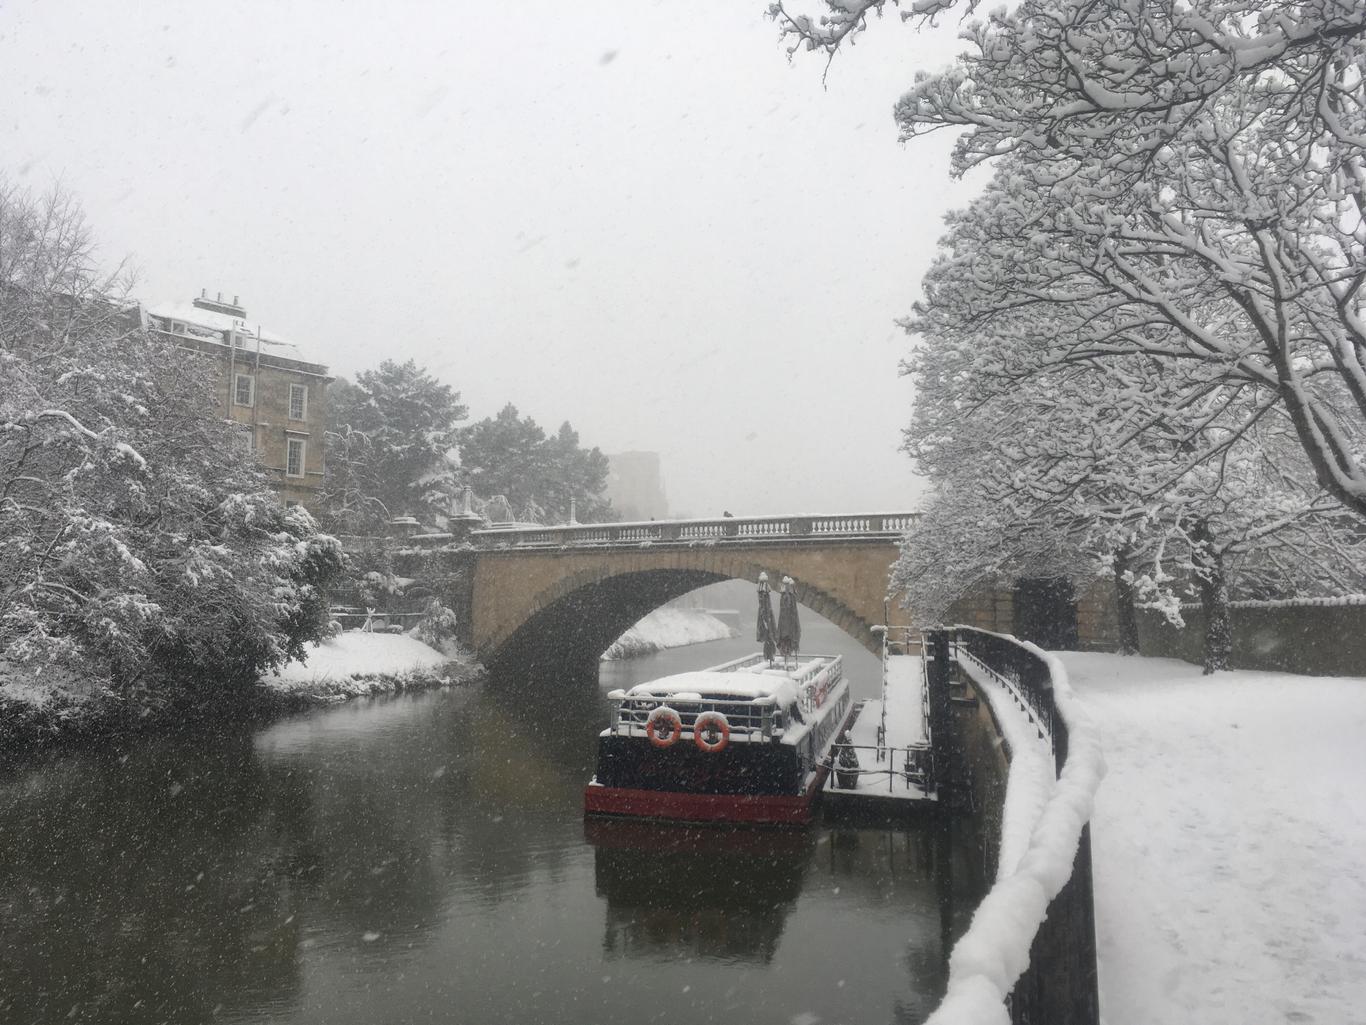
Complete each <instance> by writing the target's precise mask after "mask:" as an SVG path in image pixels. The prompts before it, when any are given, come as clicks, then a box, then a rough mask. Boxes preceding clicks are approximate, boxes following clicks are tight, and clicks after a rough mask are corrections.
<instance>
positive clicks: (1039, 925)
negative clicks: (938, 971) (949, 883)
mask: <svg viewBox="0 0 1366 1025" xmlns="http://www.w3.org/2000/svg"><path fill="white" fill-rule="evenodd" d="M944 633H946V634H947V635H948V639H949V642H950V644H951V645H952V646H953V648H954V650H955V660H956V661H957V662H958V664H959V667H960V669H961V670H962V671H963V672H965V673H966V674H967V675H968V676H970V677H971V678H972V679H973V680H974V681H975V682H976V683H977V690H978V692H979V693H980V694H981V695H982V696H983V697H984V698H985V699H986V700H987V702H988V703H989V704H990V706H991V708H992V712H993V715H994V717H995V719H996V721H997V722H998V723H999V724H1000V725H1001V727H1002V731H1003V733H1005V734H1006V741H1007V744H1008V745H1009V746H1010V747H1011V770H1010V778H1009V781H1008V783H1007V790H1006V808H1005V815H1004V816H1003V818H1004V819H1006V820H1007V821H1009V820H1011V819H1012V818H1014V820H1015V823H1014V830H1016V831H1018V833H1019V836H1018V837H1017V838H1016V844H1015V846H1014V849H1012V850H1011V851H1010V852H1009V853H1008V852H1007V851H1006V850H1005V849H1004V848H1005V841H1006V840H1007V839H1008V837H1004V836H1003V838H1002V840H1003V850H1002V857H1001V864H1000V871H999V872H998V873H997V879H996V882H995V884H994V885H993V886H992V888H991V890H990V892H988V893H987V895H986V897H984V898H983V899H982V902H981V904H980V905H978V908H977V911H976V912H975V913H974V915H973V918H972V923H971V925H970V926H969V928H968V931H967V932H966V933H964V935H963V936H962V937H961V938H960V939H959V941H958V942H957V944H955V945H954V948H953V953H952V954H951V955H950V957H949V984H948V992H947V993H946V994H945V997H944V1000H943V1001H942V1002H941V1003H940V1005H939V1007H938V1009H937V1010H936V1011H935V1013H934V1014H933V1015H931V1017H930V1018H929V1022H928V1023H927V1025H1001V1023H1004V1022H1006V1021H1010V1022H1012V1023H1014V1025H1024V1023H1031V1022H1042V1021H1047V1022H1050V1023H1055V1025H1096V1023H1097V1022H1098V1021H1099V997H1098V993H1097V986H1096V939H1095V906H1094V899H1093V895H1092V883H1091V839H1090V832H1089V829H1088V827H1087V822H1088V821H1089V819H1090V817H1091V811H1092V808H1093V804H1094V799H1095V792H1096V787H1097V786H1098V785H1099V783H1100V779H1101V777H1102V776H1103V775H1104V774H1105V762H1104V758H1103V757H1102V755H1101V752H1100V744H1099V741H1098V739H1097V737H1096V735H1095V732H1094V730H1093V729H1092V727H1091V725H1090V720H1089V719H1088V717H1087V716H1086V713H1085V711H1084V710H1083V709H1082V707H1081V705H1080V703H1079V702H1078V701H1077V699H1076V697H1075V696H1074V695H1073V693H1072V689H1071V686H1070V685H1069V684H1068V682H1067V672H1066V670H1065V669H1064V668H1063V666H1062V663H1061V662H1059V661H1058V660H1057V659H1056V658H1055V657H1054V656H1052V655H1050V654H1048V653H1047V652H1045V651H1042V650H1041V649H1039V648H1037V647H1036V646H1034V645H1032V644H1029V643H1028V642H1024V641H1019V640H1017V639H1015V638H1014V637H1009V636H1006V635H1003V634H994V633H990V632H988V631H985V630H976V629H973V628H970V627H958V628H955V629H953V630H948V631H944ZM1012 738H1013V739H1012ZM1031 744H1034V745H1037V747H1035V749H1034V750H1035V751H1036V752H1037V754H1036V756H1035V757H1034V758H1032V759H1031V758H1030V757H1029V745H1031ZM1049 754H1051V755H1052V758H1049V757H1048V755H1049ZM1031 767H1032V773H1031V771H1030V770H1031ZM1022 810H1023V812H1024V815H1023V816H1022V815H1021V814H1020V812H1021V811H1022ZM1022 818H1024V819H1025V820H1026V821H1021V819H1022ZM1031 820H1032V821H1031ZM1003 832H1004V830H1003Z"/></svg>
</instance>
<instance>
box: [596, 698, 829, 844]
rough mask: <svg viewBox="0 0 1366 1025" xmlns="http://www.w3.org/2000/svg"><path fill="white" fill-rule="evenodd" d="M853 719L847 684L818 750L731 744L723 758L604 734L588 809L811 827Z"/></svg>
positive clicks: (822, 729)
mask: <svg viewBox="0 0 1366 1025" xmlns="http://www.w3.org/2000/svg"><path fill="white" fill-rule="evenodd" d="M853 714H854V713H853V708H852V707H851V702H850V699H849V696H848V685H847V684H843V685H841V687H840V688H839V689H838V690H837V692H836V693H835V694H834V695H832V701H831V707H830V710H829V718H828V720H827V721H825V722H824V723H820V724H818V732H819V733H820V735H821V739H820V744H819V746H818V747H816V748H815V749H811V750H807V752H806V753H805V754H804V755H801V754H799V752H798V750H797V749H796V748H794V747H791V746H788V745H785V744H776V743H775V744H748V743H732V744H730V745H729V746H728V747H727V748H726V750H725V751H723V752H721V753H720V754H706V753H702V752H699V751H697V750H694V749H693V744H692V743H690V742H685V741H683V740H680V741H678V742H677V744H676V745H675V746H674V747H672V748H670V749H668V750H663V751H661V750H658V749H655V748H653V747H652V746H651V745H650V743H649V741H647V740H644V739H642V738H639V737H635V738H628V737H615V736H604V737H602V738H601V740H600V741H599V746H598V772H597V775H596V776H595V777H594V778H593V781H592V782H591V783H589V784H588V786H587V787H585V788H584V792H583V809H584V812H585V814H588V815H617V816H629V817H636V818H649V819H670V820H674V821H680V822H735V823H748V824H755V825H774V826H804V825H807V824H808V823H809V822H810V821H811V819H812V816H813V815H814V813H815V806H816V802H817V801H818V800H819V798H820V795H821V791H822V789H823V788H824V786H825V780H826V777H827V776H828V775H829V773H830V768H829V763H828V757H827V756H828V754H829V750H830V745H831V744H832V743H833V741H834V739H835V737H837V736H838V735H839V734H840V733H841V732H842V731H843V730H844V729H846V728H847V727H848V725H849V722H850V721H851V720H852V718H853ZM813 739H814V738H813ZM642 784H644V785H642Z"/></svg>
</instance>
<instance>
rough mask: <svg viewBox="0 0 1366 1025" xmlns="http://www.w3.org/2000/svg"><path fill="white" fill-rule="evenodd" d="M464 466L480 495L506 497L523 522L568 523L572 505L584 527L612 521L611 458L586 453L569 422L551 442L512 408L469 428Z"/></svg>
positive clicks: (462, 448)
mask: <svg viewBox="0 0 1366 1025" xmlns="http://www.w3.org/2000/svg"><path fill="white" fill-rule="evenodd" d="M460 463H461V467H462V469H463V471H464V474H465V479H466V481H467V482H468V483H469V485H470V486H471V487H472V488H473V489H474V491H475V493H476V494H478V495H481V496H484V497H486V498H491V497H492V496H494V495H502V496H504V497H505V498H506V499H507V501H508V503H509V504H510V506H511V507H512V509H514V510H517V511H518V512H519V515H521V516H522V517H523V518H528V516H530V517H531V518H534V520H535V521H537V522H539V521H541V520H544V521H545V522H549V523H563V522H565V521H567V520H568V519H569V512H570V504H571V501H572V502H573V504H574V507H575V514H576V516H577V518H578V519H579V520H580V521H582V522H585V523H589V522H594V521H601V520H604V519H609V518H611V517H612V510H611V503H610V502H609V501H608V500H607V499H606V498H604V497H603V491H604V490H605V489H606V487H607V472H608V462H607V457H606V456H605V455H603V454H602V452H600V451H599V450H598V449H596V448H593V449H585V448H583V447H582V446H581V445H580V444H579V435H578V433H577V432H576V431H575V430H574V428H573V427H571V426H570V425H569V424H568V423H565V424H563V425H561V427H560V429H559V431H558V432H557V433H556V434H555V435H553V436H552V437H546V434H545V431H543V430H542V429H541V427H540V426H539V425H538V424H537V423H536V421H534V420H532V419H531V417H529V416H528V417H523V416H521V415H520V414H519V413H518V412H517V408H516V407H515V406H513V405H512V404H511V403H509V404H508V405H506V406H504V407H503V408H502V409H501V410H500V411H499V413H498V415H497V416H493V417H488V418H486V419H484V420H480V421H479V422H478V423H475V424H471V425H470V426H469V427H468V428H466V429H465V431H464V433H463V435H462V437H461V441H460Z"/></svg>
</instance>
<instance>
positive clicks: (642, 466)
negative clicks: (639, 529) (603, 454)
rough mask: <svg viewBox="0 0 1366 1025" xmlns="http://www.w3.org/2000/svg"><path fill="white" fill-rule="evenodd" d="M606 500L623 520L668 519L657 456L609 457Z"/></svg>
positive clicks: (645, 453)
mask: <svg viewBox="0 0 1366 1025" xmlns="http://www.w3.org/2000/svg"><path fill="white" fill-rule="evenodd" d="M607 458H608V460H609V461H610V462H611V464H612V465H611V469H610V470H609V471H608V473H607V497H608V498H610V499H611V500H612V507H613V508H614V509H616V511H617V513H618V514H619V515H620V516H621V518H622V519H623V520H662V519H666V518H667V517H668V515H669V503H668V500H667V499H666V498H665V497H664V481H663V480H662V479H661V477H660V473H659V453H658V452H619V453H617V454H616V455H609V456H608V457H607Z"/></svg>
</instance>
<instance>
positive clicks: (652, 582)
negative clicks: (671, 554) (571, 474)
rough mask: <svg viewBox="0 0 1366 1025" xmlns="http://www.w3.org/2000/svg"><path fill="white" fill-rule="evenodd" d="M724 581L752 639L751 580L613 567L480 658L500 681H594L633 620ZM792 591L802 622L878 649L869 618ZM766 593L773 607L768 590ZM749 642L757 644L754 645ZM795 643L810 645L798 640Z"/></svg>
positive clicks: (815, 593) (807, 591)
mask: <svg viewBox="0 0 1366 1025" xmlns="http://www.w3.org/2000/svg"><path fill="white" fill-rule="evenodd" d="M755 575H756V576H757V572H756V574H755ZM727 581H728V582H730V583H732V584H734V585H736V586H735V587H733V588H729V589H725V596H726V598H727V601H726V604H727V605H730V606H733V607H736V608H738V611H739V624H738V625H739V631H740V637H741V638H747V639H748V640H749V641H750V642H753V639H754V620H755V612H756V607H757V594H756V591H755V585H754V583H753V581H747V580H742V579H740V578H736V577H731V576H727V575H723V574H719V573H714V572H709V571H705V570H692V569H659V570H647V571H638V572H630V573H621V574H616V575H613V576H609V577H606V578H605V579H601V580H595V581H591V582H588V583H584V584H582V585H580V586H577V587H574V588H572V589H570V590H569V591H568V592H567V593H565V594H562V595H560V596H558V597H556V598H554V599H552V600H549V601H547V602H546V603H545V604H544V605H543V606H542V607H540V608H539V609H538V610H537V611H536V612H535V613H533V614H532V615H531V616H530V617H528V619H527V620H526V622H524V623H523V624H522V625H521V626H520V627H519V628H518V629H517V630H516V631H515V632H514V633H513V634H512V635H511V637H509V638H508V639H507V640H506V641H505V642H504V643H502V644H501V645H499V646H498V648H497V650H496V651H494V652H493V653H491V654H490V655H489V656H488V657H487V658H486V662H487V664H488V667H489V670H490V674H491V676H492V677H493V678H494V679H495V680H506V681H520V682H529V681H534V682H541V681H560V682H565V683H567V682H570V681H576V682H582V683H588V681H594V682H596V680H597V677H598V666H599V658H600V657H601V655H602V654H603V652H605V651H606V650H607V649H608V648H609V647H611V645H612V644H613V642H615V641H616V640H617V639H618V638H619V637H620V636H621V635H622V634H623V633H625V632H626V631H627V630H629V629H630V628H631V627H632V626H634V625H635V624H636V623H637V622H639V621H640V620H641V619H643V618H644V617H645V616H647V615H648V614H649V613H651V612H653V611H654V610H656V609H658V608H660V607H662V606H664V605H666V604H667V603H669V602H671V601H673V600H675V599H677V598H680V597H682V596H684V595H686V594H689V593H690V592H692V591H695V590H697V589H698V588H702V587H705V586H707V585H710V584H717V583H721V582H727ZM797 594H798V600H799V603H800V605H801V615H802V619H803V623H804V624H809V623H813V622H818V621H821V620H825V621H828V622H829V623H831V624H833V625H834V626H835V627H836V628H838V631H840V632H842V633H843V634H845V635H847V636H848V638H849V639H851V640H852V641H853V642H854V645H856V646H857V647H862V648H863V649H864V650H866V651H869V652H873V653H876V652H877V651H879V649H880V638H879V635H878V634H876V633H875V632H874V631H873V629H872V624H868V623H865V622H864V621H863V620H862V619H860V618H859V617H858V616H856V615H855V614H854V613H852V612H851V611H850V610H849V609H847V608H845V607H844V606H843V605H841V604H840V603H839V602H837V601H835V600H834V599H832V598H830V597H829V596H828V595H826V594H824V593H823V592H821V591H819V590H817V589H816V588H813V587H809V586H803V585H802V584H801V583H800V582H799V583H798V586H797ZM772 600H773V605H774V609H775V612H776V610H777V605H778V595H777V593H776V590H775V592H774V595H773V599H772ZM804 629H805V627H804ZM854 645H851V647H853V646H854ZM751 646H752V647H753V648H754V649H755V650H757V649H758V645H757V644H752V645H751ZM803 650H807V651H810V650H814V649H812V648H811V646H810V645H809V644H806V643H804V644H803Z"/></svg>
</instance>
